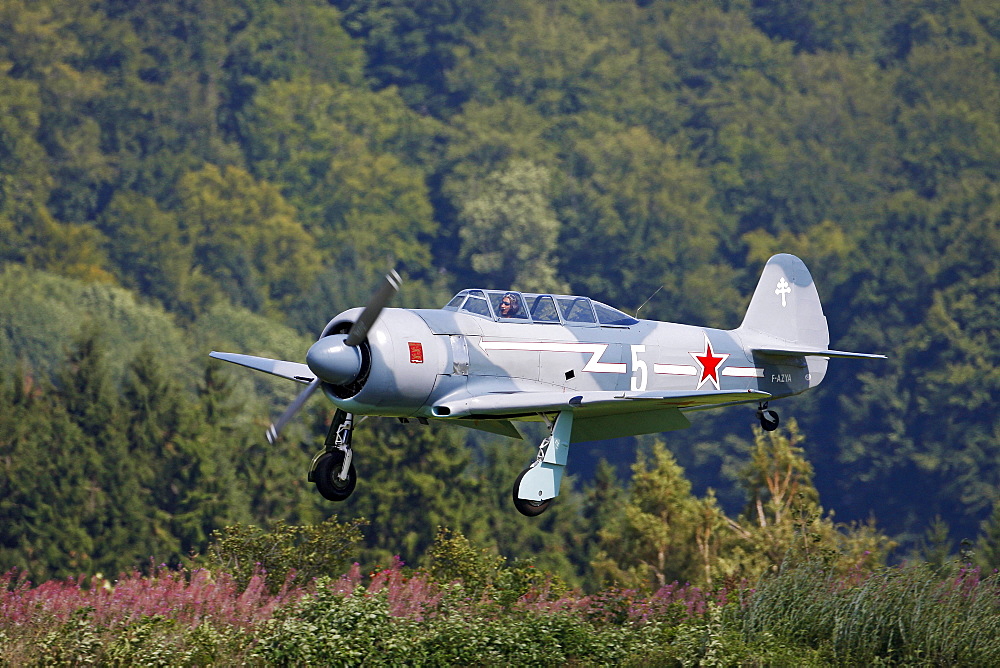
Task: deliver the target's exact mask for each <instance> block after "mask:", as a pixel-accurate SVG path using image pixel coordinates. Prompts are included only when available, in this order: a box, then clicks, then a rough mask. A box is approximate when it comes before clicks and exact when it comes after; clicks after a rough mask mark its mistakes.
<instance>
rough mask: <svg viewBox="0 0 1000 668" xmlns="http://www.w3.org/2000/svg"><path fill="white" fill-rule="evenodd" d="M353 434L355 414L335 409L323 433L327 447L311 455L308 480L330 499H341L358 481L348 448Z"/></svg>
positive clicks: (350, 450) (347, 494)
mask: <svg viewBox="0 0 1000 668" xmlns="http://www.w3.org/2000/svg"><path fill="white" fill-rule="evenodd" d="M353 434H354V415H352V414H351V413H347V412H344V411H342V410H340V409H338V410H337V413H336V415H334V418H333V424H331V425H330V433H328V434H327V436H326V448H325V449H324V450H323V452H321V453H319V454H318V455H316V457H314V458H313V462H312V469H311V470H310V471H309V480H310V482H314V483H316V489H317V490H319V493H320V494H322V495H323V496H324V497H325V498H327V499H329V500H330V501H343V500H344V499H346V498H347V497H349V496H350V495H351V493H352V492H353V491H354V488H355V486H357V484H358V474H357V472H356V471H355V470H354V450H352V449H351V437H352V435H353Z"/></svg>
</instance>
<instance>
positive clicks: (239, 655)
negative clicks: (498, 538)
mask: <svg viewBox="0 0 1000 668" xmlns="http://www.w3.org/2000/svg"><path fill="white" fill-rule="evenodd" d="M334 524H336V523H334ZM333 526H334V525H330V528H333ZM336 526H337V527H338V528H339V529H341V530H342V531H345V532H346V534H349V533H350V532H351V527H350V526H349V525H346V524H345V525H336ZM327 533H328V535H330V536H332V535H333V534H332V533H330V532H327ZM346 534H342V536H341V538H340V543H341V544H342V545H343V544H347V543H349V542H350V540H351V539H350V537H349V536H347V535H346ZM225 540H227V539H223V542H224V541H225ZM333 542H337V540H336V539H334V541H333ZM310 552H311V548H310V547H309V546H306V545H303V546H301V549H298V550H293V551H291V552H289V553H287V554H288V555H289V556H294V555H296V554H297V555H298V557H299V558H300V559H301V560H303V561H306V562H308V561H309V560H310V556H309V554H310ZM431 552H432V553H433V554H434V558H433V559H432V560H431V563H430V566H429V567H428V568H426V569H412V568H408V567H404V566H403V565H402V564H401V563H400V562H398V561H395V562H393V563H391V564H390V565H389V566H388V567H386V568H381V569H378V570H376V571H374V572H372V573H370V574H369V575H368V576H367V577H366V576H363V575H362V573H361V571H360V569H359V568H358V566H357V565H356V564H355V565H354V566H353V567H351V568H350V569H349V570H348V571H347V572H346V573H345V574H344V575H342V576H340V577H339V578H331V577H329V576H323V577H319V578H317V579H315V580H312V581H309V582H305V583H301V584H297V585H296V584H294V583H293V582H292V575H291V573H289V578H288V579H287V580H286V583H285V586H283V587H281V588H280V589H278V590H273V589H272V590H270V591H269V589H268V588H267V587H266V586H265V574H264V573H260V572H258V573H257V574H255V575H253V576H252V577H251V578H250V580H249V581H247V582H246V583H245V585H243V586H238V585H237V584H236V583H235V582H234V579H233V578H232V577H231V576H229V575H228V574H227V573H226V572H225V571H223V570H218V569H208V570H205V569H197V570H192V571H187V572H176V571H174V572H171V571H164V570H160V571H158V572H156V573H154V574H152V575H151V576H148V577H141V576H139V575H138V574H133V575H130V576H123V577H121V578H120V579H118V580H115V581H109V580H105V579H103V578H93V579H91V580H90V581H86V580H84V579H82V578H81V579H78V580H68V581H50V582H47V583H45V584H42V585H39V586H32V584H31V583H30V582H27V581H25V580H24V579H23V578H19V577H16V576H15V575H13V574H8V575H7V576H6V577H4V578H0V612H2V613H3V614H2V615H0V665H19V666H20V665H26V666H27V665H67V664H72V665H79V664H91V663H94V664H108V665H174V666H189V665H190V666H195V665H312V664H316V663H323V664H334V665H345V666H347V665H388V666H392V665H403V664H405V665H408V666H423V665H428V666H440V665H486V664H489V665H494V664H503V665H523V666H526V665H552V666H556V665H581V666H605V665H626V666H693V665H704V666H715V665H796V666H829V665H881V664H882V663H883V662H888V663H891V664H893V665H967V666H982V665H995V664H996V662H997V661H998V660H1000V634H998V633H997V630H998V628H1000V605H998V600H1000V598H998V596H1000V582H998V576H997V574H996V573H994V574H992V575H990V576H987V577H981V576H980V574H979V573H978V572H977V571H976V570H974V569H968V568H967V567H965V566H962V565H959V564H956V563H952V564H949V566H948V569H947V571H946V572H943V573H936V572H934V571H932V570H931V569H930V568H928V567H927V566H925V565H917V566H909V567H899V568H883V569H879V570H876V571H874V572H871V573H862V572H860V571H853V572H851V573H847V574H842V575H838V574H836V573H835V572H834V571H832V570H831V569H830V568H829V564H828V563H827V561H826V560H825V559H823V558H807V559H805V560H790V561H789V562H788V563H786V565H785V566H784V567H783V568H782V569H781V570H780V571H778V572H776V573H773V574H770V575H767V576H765V577H763V578H761V579H760V580H759V581H758V582H757V583H756V584H755V586H751V585H749V584H748V583H746V582H745V581H744V582H742V583H730V584H728V585H725V586H718V587H714V588H711V589H703V588H699V587H693V586H690V585H680V584H678V583H676V582H673V583H669V584H666V585H664V586H662V587H659V588H658V589H656V590H655V591H652V592H642V591H636V590H630V589H623V588H619V587H615V588H608V589H603V590H600V591H598V592H595V593H594V594H592V595H590V596H583V595H581V594H580V593H578V592H568V591H566V590H565V589H564V588H563V587H562V586H561V585H560V583H558V582H554V581H553V580H552V579H551V577H550V576H548V575H545V574H541V573H539V572H537V571H534V570H533V569H532V568H531V566H530V564H527V565H525V564H515V565H513V566H507V565H504V564H503V563H502V561H501V562H498V561H497V560H496V559H495V558H494V559H493V560H492V561H493V563H491V564H488V565H486V561H484V558H483V557H484V555H483V554H482V553H479V552H477V551H476V550H475V549H473V548H472V547H471V546H470V545H469V543H468V541H467V540H466V539H465V538H464V537H463V536H461V535H460V534H457V535H456V534H451V533H450V532H443V533H442V534H441V535H439V537H438V540H436V541H435V543H434V545H433V546H432V548H431ZM241 553H242V554H245V552H243V551H242V548H239V547H234V546H233V545H232V544H230V545H229V546H228V547H225V548H221V551H220V552H219V553H218V554H220V555H222V554H225V555H228V556H235V555H237V554H241ZM487 561H489V560H487ZM484 565H486V567H485V568H484Z"/></svg>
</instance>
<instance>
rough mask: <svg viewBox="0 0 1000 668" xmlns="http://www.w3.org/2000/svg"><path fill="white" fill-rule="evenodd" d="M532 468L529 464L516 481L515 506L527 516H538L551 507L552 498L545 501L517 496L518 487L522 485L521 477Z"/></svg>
mask: <svg viewBox="0 0 1000 668" xmlns="http://www.w3.org/2000/svg"><path fill="white" fill-rule="evenodd" d="M530 470H531V467H530V466H529V467H528V468H526V469H524V470H523V471H521V475H519V476H517V480H515V481H514V493H513V497H514V507H515V508H517V512H519V513H521V514H522V515H524V516H525V517H538V516H539V515H541V514H542V513H544V512H545V511H546V510H548V509H549V505H551V503H552V499H546V500H545V501H531V500H528V499H519V498H518V496H517V489H518V488H519V487H520V486H521V478H523V477H524V474H525V473H527V472H528V471H530Z"/></svg>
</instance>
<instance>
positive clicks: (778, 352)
mask: <svg viewBox="0 0 1000 668" xmlns="http://www.w3.org/2000/svg"><path fill="white" fill-rule="evenodd" d="M751 352H754V353H758V354H760V355H774V356H776V357H835V358H837V359H865V360H884V359H888V358H887V357H886V356H885V355H876V354H873V353H851V352H847V351H844V350H815V349H814V350H809V349H806V348H753V349H751Z"/></svg>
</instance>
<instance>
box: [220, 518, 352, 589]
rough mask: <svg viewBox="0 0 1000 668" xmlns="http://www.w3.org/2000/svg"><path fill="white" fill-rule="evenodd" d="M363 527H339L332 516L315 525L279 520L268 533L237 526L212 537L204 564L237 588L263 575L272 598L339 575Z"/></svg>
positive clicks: (343, 569) (340, 524)
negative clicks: (226, 576) (228, 577)
mask: <svg viewBox="0 0 1000 668" xmlns="http://www.w3.org/2000/svg"><path fill="white" fill-rule="evenodd" d="M366 524H367V521H366V520H364V519H357V520H353V521H351V522H347V523H341V522H338V521H337V516H336V515H334V516H333V517H331V518H330V519H328V520H326V521H325V522H323V523H322V524H316V525H305V526H291V525H287V524H285V523H284V522H281V521H279V522H277V523H275V525H274V527H273V528H272V529H271V530H270V531H264V530H263V529H261V528H259V527H256V526H252V525H247V524H235V525H233V526H229V527H226V528H225V529H223V530H221V531H215V532H214V533H213V534H212V543H211V545H209V548H208V555H207V558H206V560H207V561H208V563H209V564H211V565H213V566H215V567H217V568H219V569H221V570H223V571H225V572H227V573H230V574H232V576H233V577H234V578H236V583H237V585H238V586H240V587H241V588H243V587H246V586H247V585H248V584H249V582H250V579H251V578H252V577H253V576H254V575H255V574H257V573H263V574H264V577H265V579H266V582H267V587H268V590H269V591H270V592H271V593H272V594H274V593H277V592H278V591H279V590H280V589H281V588H282V587H283V586H301V585H305V584H308V583H309V582H311V581H312V580H313V579H314V578H316V577H319V576H322V575H325V576H328V577H334V576H336V575H338V574H340V573H343V572H344V571H345V570H346V568H347V566H348V564H350V563H351V560H352V556H353V555H354V553H355V552H356V547H357V545H358V543H360V542H361V538H362V536H361V527H362V526H365V525H366Z"/></svg>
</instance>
